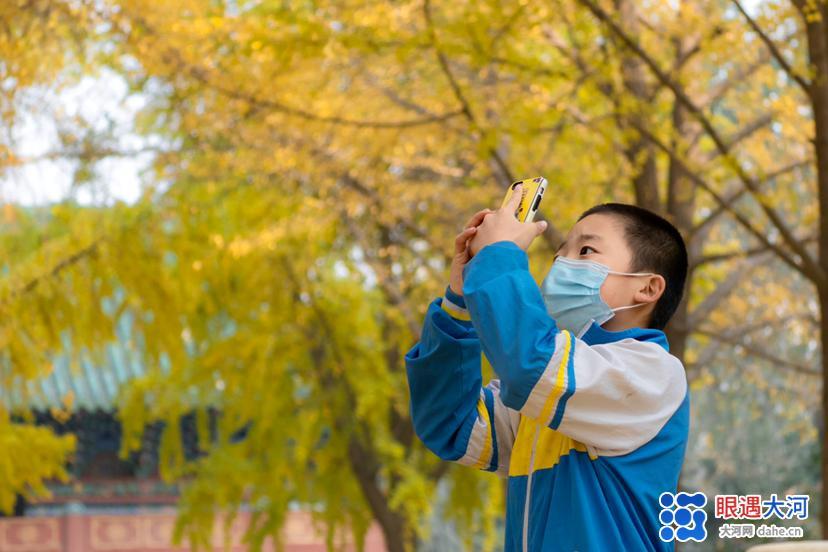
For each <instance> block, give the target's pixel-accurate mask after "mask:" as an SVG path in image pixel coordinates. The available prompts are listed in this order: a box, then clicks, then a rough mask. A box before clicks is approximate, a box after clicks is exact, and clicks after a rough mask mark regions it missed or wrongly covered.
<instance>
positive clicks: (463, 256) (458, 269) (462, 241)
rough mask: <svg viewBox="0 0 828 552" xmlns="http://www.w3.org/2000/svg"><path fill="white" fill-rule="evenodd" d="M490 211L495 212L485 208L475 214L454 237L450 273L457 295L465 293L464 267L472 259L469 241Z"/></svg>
mask: <svg viewBox="0 0 828 552" xmlns="http://www.w3.org/2000/svg"><path fill="white" fill-rule="evenodd" d="M489 213H494V210H492V209H483V210H482V211H478V212H476V213H475V214H474V216H473V217H472V218H470V219H469V222H467V223H466V226H465V227H464V228H463V231H462V232H460V233H459V234H457V237H456V238H455V239H454V258H453V259H452V261H451V273H450V275H449V287H450V288H451V291H453V292H454V293H456V294H457V295H463V268H464V267H465V266H466V263H468V262H469V261H470V260H471V251H470V250H469V241H470V240H471V239H472V238H473V237H474V234H475V232H476V231H477V227H478V226H480V225H481V224H482V223H483V219H484V218H486V215H488V214H489Z"/></svg>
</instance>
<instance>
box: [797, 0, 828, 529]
mask: <svg viewBox="0 0 828 552" xmlns="http://www.w3.org/2000/svg"><path fill="white" fill-rule="evenodd" d="M817 6H818V7H816V8H815V9H818V10H820V12H821V17H820V18H819V19H816V20H814V19H812V20H811V21H808V22H807V23H806V33H807V36H808V59H809V61H810V63H811V66H812V68H813V69H814V78H813V80H812V81H811V86H810V90H809V95H810V99H811V105H812V108H813V114H814V154H815V157H816V169H817V190H818V191H817V193H818V197H819V214H820V219H819V265H820V266H821V267H822V274H826V273H828V36H826V34H828V22H826V19H828V6H826V5H825V4H824V3H822V4H817ZM797 7H799V8H800V10H802V9H803V8H804V3H802V2H797ZM815 284H816V287H817V293H818V295H819V304H820V345H821V346H822V416H821V424H820V426H821V427H820V434H821V435H822V454H821V461H820V464H821V466H820V475H821V479H822V491H821V501H820V505H821V511H820V521H821V523H822V535H823V538H828V492H826V482H828V443H826V441H825V435H826V432H825V430H826V428H828V282H825V281H817V282H815Z"/></svg>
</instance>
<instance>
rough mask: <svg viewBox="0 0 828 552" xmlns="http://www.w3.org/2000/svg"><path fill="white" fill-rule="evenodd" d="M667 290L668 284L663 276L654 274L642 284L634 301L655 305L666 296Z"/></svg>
mask: <svg viewBox="0 0 828 552" xmlns="http://www.w3.org/2000/svg"><path fill="white" fill-rule="evenodd" d="M665 289H667V282H666V281H665V280H664V276H662V275H661V274H653V275H652V276H650V277H649V278H647V279H646V280H644V282H643V283H642V285H641V287H640V288H639V289H638V291H636V292H635V297H633V301H635V302H636V303H655V302H656V301H658V300H659V299H660V298H661V296H662V295H663V294H664V290H665Z"/></svg>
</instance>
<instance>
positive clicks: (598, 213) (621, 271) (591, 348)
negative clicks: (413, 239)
mask: <svg viewBox="0 0 828 552" xmlns="http://www.w3.org/2000/svg"><path fill="white" fill-rule="evenodd" d="M519 198H520V194H519V193H516V194H514V200H513V201H512V202H511V203H510V204H509V205H506V206H504V207H503V208H501V209H499V210H497V211H491V210H489V209H486V210H484V211H481V212H479V213H477V214H476V215H475V216H474V217H472V219H471V220H470V221H469V224H467V228H466V229H465V230H464V231H463V232H461V233H460V234H459V235H458V236H457V239H456V243H455V254H456V256H455V259H454V262H453V263H452V268H451V277H450V283H449V285H448V286H447V287H446V291H445V296H444V297H441V298H436V299H435V300H434V301H432V303H431V304H430V305H429V309H428V312H427V314H426V319H425V323H424V326H423V331H422V336H421V340H420V342H419V343H417V344H415V345H414V346H413V347H412V348H411V349H410V350H409V351H408V352H407V353H406V356H405V360H406V370H407V374H408V383H409V389H410V391H411V415H412V420H413V422H414V428H415V431H416V433H417V435H418V437H419V438H420V439H421V440H422V441H423V442H424V443H425V445H426V446H427V447H428V448H429V449H430V450H431V451H433V452H434V453H435V454H437V455H438V456H439V457H440V458H442V459H444V460H451V461H456V462H459V463H461V464H465V465H468V466H474V467H477V468H480V469H484V470H488V471H494V472H496V473H498V474H499V475H500V476H501V477H508V493H507V506H506V543H505V549H506V550H507V551H510V552H511V551H523V552H536V551H542V552H547V551H567V552H569V551H573V550H577V551H580V552H584V551H587V550H597V551H615V550H636V551H638V550H672V549H673V543H667V542H662V541H661V540H660V538H659V529H660V523H659V519H658V516H659V511H660V509H661V508H660V506H659V495H661V493H663V492H673V493H674V492H676V487H677V485H678V477H679V471H680V470H681V464H682V462H683V459H684V452H685V447H686V443H687V432H688V416H689V395H688V393H687V381H686V377H685V373H684V367H683V366H682V364H681V362H680V361H679V360H678V359H677V358H676V357H675V356H673V355H671V354H669V352H668V343H667V339H666V337H665V334H664V331H663V328H664V326H665V325H666V324H667V322H668V320H669V319H670V317H671V316H672V314H673V313H674V312H675V310H676V307H677V306H678V304H679V302H680V301H681V297H682V293H683V289H684V282H685V278H686V274H687V251H686V248H685V245H684V242H683V240H682V238H681V235H680V234H679V232H678V231H677V230H676V229H675V228H674V227H673V226H672V225H671V224H670V223H669V222H667V221H666V220H664V219H663V218H661V217H659V216H658V215H656V214H654V213H652V212H650V211H647V210H645V209H642V208H639V207H636V206H632V205H624V204H618V203H608V204H603V205H598V206H596V207H593V208H591V209H589V210H588V211H586V212H585V213H583V214H582V215H581V217H580V218H579V219H578V222H577V224H575V226H573V227H572V229H571V230H570V231H569V233H568V234H567V236H566V240H565V241H564V243H563V244H562V245H561V247H560V248H559V249H558V251H557V253H556V255H555V261H554V262H553V265H552V268H551V270H550V271H549V274H548V275H547V276H546V278H545V279H544V281H543V284H542V285H541V287H538V285H537V284H536V283H535V281H534V279H533V278H532V275H531V274H530V273H529V270H528V260H527V256H526V253H525V250H526V249H527V248H528V247H529V244H530V243H531V242H532V240H534V238H535V237H536V236H538V235H539V234H540V233H542V232H543V230H544V229H545V228H546V223H545V222H536V223H521V222H519V221H518V220H517V219H516V218H515V217H514V210H515V208H516V207H517V201H518V200H519ZM481 349H482V352H483V353H485V354H486V358H487V359H488V360H489V362H490V363H491V365H492V368H493V369H494V371H495V373H496V374H497V375H498V378H499V379H493V380H492V381H490V382H489V384H488V385H486V387H481V385H482V378H481V372H480V355H481Z"/></svg>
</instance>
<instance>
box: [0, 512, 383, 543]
mask: <svg viewBox="0 0 828 552" xmlns="http://www.w3.org/2000/svg"><path fill="white" fill-rule="evenodd" d="M247 520H248V515H247V514H245V513H240V514H239V515H238V517H237V519H236V520H235V521H234V523H233V526H232V527H231V531H230V533H231V535H232V540H231V542H232V543H233V544H234V545H233V546H232V547H231V548H230V549H229V550H231V551H232V552H242V551H244V552H246V551H247V547H246V546H245V545H243V544H241V537H242V535H243V532H244V526H245V524H246V523H247ZM174 522H175V510H172V509H170V510H167V511H164V512H161V513H151V514H150V513H147V514H143V513H142V514H132V515H82V514H81V515H68V516H43V517H39V516H38V517H19V518H0V552H100V551H106V552H173V551H176V552H179V551H185V550H189V548H188V547H187V546H186V543H183V546H181V547H174V546H172V544H171V535H172V528H173V524H174ZM215 525H216V527H215V528H214V531H213V545H214V550H216V551H219V550H224V548H223V542H224V536H223V531H222V528H221V527H220V525H221V523H220V522H217V523H216V524H215ZM282 534H283V535H284V537H285V544H286V547H285V551H286V552H325V551H326V548H325V544H324V543H325V541H324V534H320V533H316V532H315V531H314V530H313V527H312V526H311V522H310V514H309V513H307V512H290V513H289V514H288V518H287V522H286V524H285V527H284V528H283V533H282ZM347 542H348V543H351V537H350V535H347ZM267 545H268V546H266V547H265V550H267V551H272V550H273V547H272V546H270V545H271V543H270V542H268V543H267ZM337 550H343V551H349V552H350V551H355V550H356V549H355V547H354V546H353V544H346V545H345V546H342V547H337ZM385 550H386V548H385V544H384V540H383V538H382V532H381V531H380V529H379V527H378V526H377V525H376V524H375V525H373V526H372V527H371V529H370V530H369V531H368V535H367V536H366V543H365V552H385Z"/></svg>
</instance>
